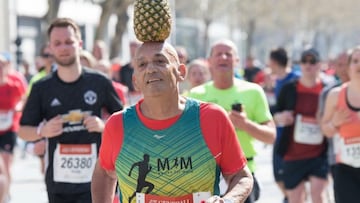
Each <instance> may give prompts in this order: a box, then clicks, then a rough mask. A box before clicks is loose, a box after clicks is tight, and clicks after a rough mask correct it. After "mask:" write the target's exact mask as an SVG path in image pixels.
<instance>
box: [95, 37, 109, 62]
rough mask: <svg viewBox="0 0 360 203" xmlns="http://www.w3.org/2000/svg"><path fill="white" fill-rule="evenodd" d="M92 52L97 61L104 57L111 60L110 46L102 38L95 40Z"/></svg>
mask: <svg viewBox="0 0 360 203" xmlns="http://www.w3.org/2000/svg"><path fill="white" fill-rule="evenodd" d="M91 53H92V55H93V56H94V57H95V59H96V60H97V61H100V60H103V59H104V60H109V51H108V48H107V46H106V43H105V42H104V41H102V40H95V42H94V46H93V49H92V52H91Z"/></svg>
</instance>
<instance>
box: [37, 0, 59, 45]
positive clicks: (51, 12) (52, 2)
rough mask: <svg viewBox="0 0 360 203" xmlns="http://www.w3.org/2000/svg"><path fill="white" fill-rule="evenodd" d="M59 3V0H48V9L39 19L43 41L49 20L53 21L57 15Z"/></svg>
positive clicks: (45, 37)
mask: <svg viewBox="0 0 360 203" xmlns="http://www.w3.org/2000/svg"><path fill="white" fill-rule="evenodd" d="M60 4H61V0H48V6H49V9H48V11H47V12H46V14H45V15H44V17H43V18H42V19H41V30H42V32H41V33H42V39H43V41H47V33H46V29H47V27H48V26H49V24H50V23H51V21H53V20H54V19H55V18H56V17H57V16H58V13H59V8H60Z"/></svg>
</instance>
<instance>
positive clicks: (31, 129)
mask: <svg viewBox="0 0 360 203" xmlns="http://www.w3.org/2000/svg"><path fill="white" fill-rule="evenodd" d="M62 125H63V120H62V118H61V116H55V117H54V118H52V119H50V120H49V121H47V122H45V121H43V122H41V123H40V124H39V126H37V127H35V126H29V125H21V126H20V129H19V133H18V134H19V137H20V138H22V139H23V140H25V141H36V140H40V139H42V138H51V137H55V136H59V135H61V133H62V132H63V128H62Z"/></svg>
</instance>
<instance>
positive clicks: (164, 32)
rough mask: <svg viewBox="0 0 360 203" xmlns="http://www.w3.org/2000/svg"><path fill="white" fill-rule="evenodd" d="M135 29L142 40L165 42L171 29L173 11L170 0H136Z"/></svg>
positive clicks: (138, 37)
mask: <svg viewBox="0 0 360 203" xmlns="http://www.w3.org/2000/svg"><path fill="white" fill-rule="evenodd" d="M134 31H135V35H136V37H137V39H138V40H140V41H142V42H149V41H152V42H163V41H165V40H166V38H168V37H169V35H170V31H171V12H170V6H169V2H168V0H136V1H135V5H134Z"/></svg>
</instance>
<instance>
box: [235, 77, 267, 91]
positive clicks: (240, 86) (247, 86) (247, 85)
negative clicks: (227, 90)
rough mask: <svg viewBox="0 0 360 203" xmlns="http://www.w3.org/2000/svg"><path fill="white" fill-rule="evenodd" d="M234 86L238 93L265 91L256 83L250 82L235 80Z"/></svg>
mask: <svg viewBox="0 0 360 203" xmlns="http://www.w3.org/2000/svg"><path fill="white" fill-rule="evenodd" d="M234 86H235V88H236V89H237V91H240V92H241V91H252V90H253V91H263V88H262V87H261V86H260V85H259V84H257V83H254V82H249V81H246V80H242V79H237V78H235V79H234Z"/></svg>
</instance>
